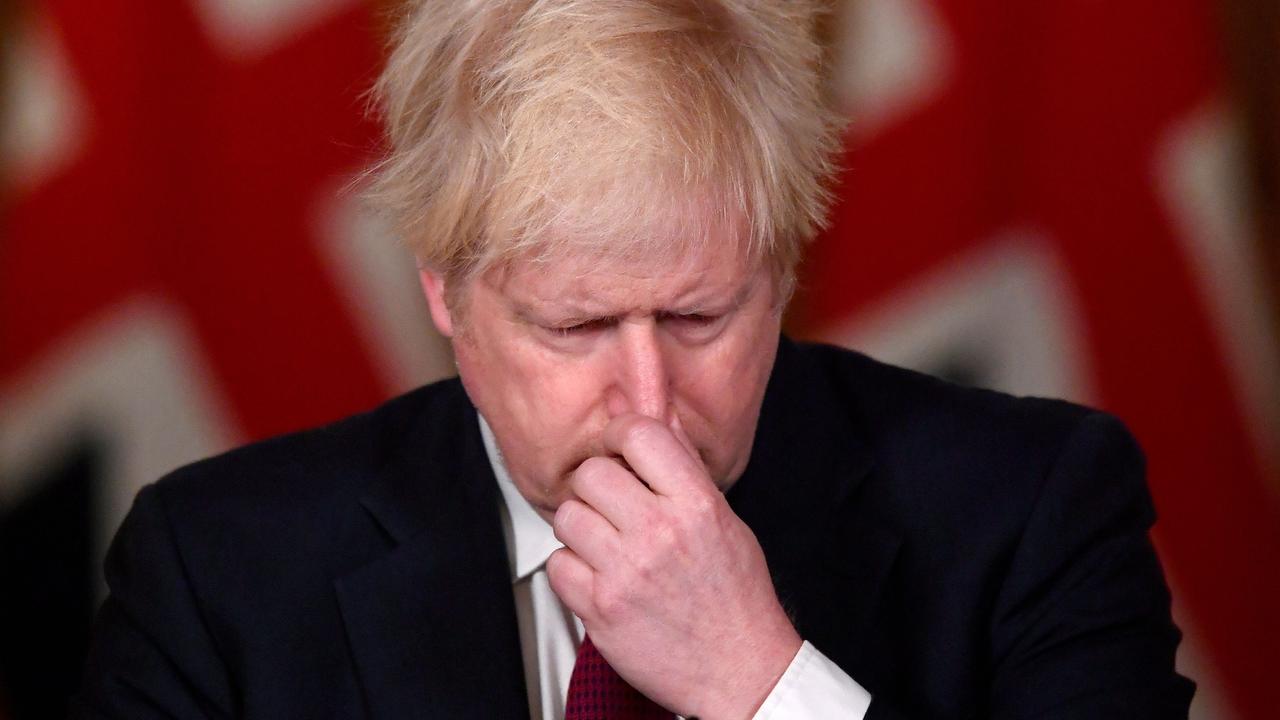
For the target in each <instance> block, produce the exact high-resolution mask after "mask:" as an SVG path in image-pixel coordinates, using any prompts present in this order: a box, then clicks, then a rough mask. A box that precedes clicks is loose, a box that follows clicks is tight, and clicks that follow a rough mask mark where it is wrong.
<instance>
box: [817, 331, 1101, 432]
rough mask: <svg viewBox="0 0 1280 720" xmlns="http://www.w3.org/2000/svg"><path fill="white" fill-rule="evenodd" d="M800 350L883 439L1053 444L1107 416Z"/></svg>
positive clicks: (826, 350) (823, 348) (858, 358)
mask: <svg viewBox="0 0 1280 720" xmlns="http://www.w3.org/2000/svg"><path fill="white" fill-rule="evenodd" d="M798 349H799V352H800V353H802V354H804V355H806V356H807V357H808V359H809V362H810V363H812V364H814V365H816V366H817V367H819V368H821V372H822V375H823V376H824V378H825V380H826V381H827V382H829V383H831V385H832V386H833V388H834V391H835V392H837V393H838V394H839V396H840V398H841V400H842V401H843V402H844V403H845V404H846V405H847V406H849V407H850V408H852V411H853V412H854V413H855V414H857V415H859V416H861V418H862V419H863V420H864V422H863V425H864V426H865V428H866V429H867V430H868V431H869V432H871V433H872V434H873V435H878V436H880V438H881V439H882V440H885V441H892V440H893V439H894V438H903V439H905V438H907V437H908V436H913V435H922V436H928V437H929V439H930V441H931V442H933V443H937V442H945V441H947V440H953V441H972V440H974V439H976V437H977V436H985V435H992V436H1003V437H1006V438H1008V439H1013V438H1018V439H1021V440H1023V441H1024V442H1025V441H1032V440H1036V439H1037V438H1042V439H1043V440H1044V441H1046V442H1049V443H1050V444H1052V443H1053V442H1054V439H1057V440H1058V441H1060V440H1062V439H1063V436H1064V433H1065V434H1069V433H1070V432H1071V431H1072V429H1073V428H1075V426H1076V425H1077V424H1079V423H1081V422H1082V421H1084V419H1085V418H1086V417H1088V416H1091V415H1100V416H1102V415H1105V413H1101V412H1100V411H1098V410H1095V409H1093V408H1089V407H1086V406H1084V405H1079V404H1076V403H1072V402H1068V401H1066V400H1060V399H1054V398H1044V397H1034V396H1015V395H1010V394H1008V393H1003V392H999V391H995V390H988V389H982V388H974V387H967V386H963V385H958V384H955V383H952V382H949V381H947V380H943V379H941V378H938V377H935V376H933V375H928V374H925V373H922V372H919V371H916V370H911V369H908V368H903V367H898V366H895V365H890V364H888V363H884V362H881V361H879V360H875V359H873V358H870V357H868V356H866V355H863V354H861V353H858V352H854V351H851V350H846V349H843V348H838V347H834V346H830V345H820V344H799V345H798ZM908 429H909V430H910V431H908Z"/></svg>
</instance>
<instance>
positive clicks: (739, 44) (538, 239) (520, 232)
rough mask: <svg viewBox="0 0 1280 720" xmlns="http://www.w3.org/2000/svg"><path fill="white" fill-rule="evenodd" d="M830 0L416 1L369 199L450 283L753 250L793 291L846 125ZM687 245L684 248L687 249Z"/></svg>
mask: <svg viewBox="0 0 1280 720" xmlns="http://www.w3.org/2000/svg"><path fill="white" fill-rule="evenodd" d="M823 7H824V3H821V2H817V1H816V0H809V1H806V0H420V1H419V2H417V3H414V4H412V5H411V6H410V7H408V8H407V9H406V10H405V14H404V16H403V17H402V18H401V20H400V22H399V23H398V26H397V30H396V32H395V35H394V39H393V47H392V51H391V55H390V58H389V60H388V62H387V65H386V69H385V71H384V72H383V73H382V76H381V77H380V78H379V80H378V83H377V85H376V87H375V90H374V98H375V100H376V103H377V108H378V111H379V113H380V115H381V118H382V121H383V123H384V124H385V127H386V132H387V135H388V140H389V152H388V154H387V156H386V157H385V159H384V160H383V161H382V162H381V163H380V164H379V165H378V166H377V167H376V168H375V169H374V171H373V177H374V183H373V186H372V190H371V195H372V197H373V199H374V200H375V202H376V203H377V204H378V205H380V206H381V207H382V208H384V209H385V210H386V211H387V212H388V213H389V215H390V216H391V218H392V221H393V223H394V224H395V225H396V229H397V230H398V232H399V234H400V235H401V237H403V238H404V239H405V240H406V241H407V242H408V243H409V244H410V246H411V247H412V249H413V250H414V252H415V253H416V254H417V256H418V259H419V262H420V263H421V264H423V265H424V266H427V267H430V268H432V269H435V270H437V271H439V272H442V273H444V274H445V276H446V277H448V278H451V279H454V280H456V279H459V278H465V277H468V276H470V275H472V274H474V273H477V272H483V271H484V270H485V269H488V268H490V267H493V266H495V264H499V263H503V262H509V261H511V260H514V259H516V258H524V259H534V260H538V259H543V260H545V259H548V258H551V257H555V256H556V254H557V253H558V252H561V251H564V250H571V251H575V252H580V251H583V250H586V251H589V252H595V253H601V254H603V255H606V256H610V257H629V256H648V257H652V256H653V254H654V253H655V252H667V251H672V250H675V251H680V250H686V249H688V246H689V245H690V244H692V243H699V242H706V241H707V240H708V238H710V237H713V236H714V237H716V238H719V239H720V240H721V241H723V240H725V239H728V240H730V241H732V242H736V243H740V244H741V245H742V246H743V247H744V248H745V249H746V251H747V252H748V253H749V254H750V255H749V256H750V257H752V258H755V259H759V260H761V261H766V262H771V263H773V264H774V265H775V267H776V268H777V269H778V270H779V271H780V275H779V277H782V278H785V279H786V280H787V281H788V283H789V281H790V278H791V275H792V272H793V271H794V268H795V265H796V263H797V262H798V260H799V257H800V253H801V249H802V247H803V245H804V244H805V243H806V242H807V241H808V240H810V239H811V238H812V237H813V236H814V234H815V233H816V232H817V230H818V229H819V228H820V227H821V225H822V224H823V222H824V218H825V216H826V212H827V207H828V205H829V201H830V192H829V190H828V185H829V182H830V180H831V177H832V175H833V173H834V167H833V158H834V156H835V153H836V151H837V148H838V135H839V131H840V120H839V118H838V115H837V113H835V112H834V111H833V109H832V107H831V105H830V102H829V98H828V95H827V91H826V86H825V77H824V61H825V55H824V52H823V47H822V45H821V44H820V43H819V41H818V37H817V32H816V25H817V23H818V21H819V15H820V11H821V10H822V8H823ZM676 246H679V247H676Z"/></svg>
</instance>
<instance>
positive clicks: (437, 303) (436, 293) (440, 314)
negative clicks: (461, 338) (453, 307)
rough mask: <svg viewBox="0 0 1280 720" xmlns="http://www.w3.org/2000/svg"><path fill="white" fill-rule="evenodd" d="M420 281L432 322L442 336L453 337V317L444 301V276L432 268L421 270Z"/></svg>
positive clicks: (419, 271) (419, 273)
mask: <svg viewBox="0 0 1280 720" xmlns="http://www.w3.org/2000/svg"><path fill="white" fill-rule="evenodd" d="M418 280H419V281H420V282H421V283H422V294H423V295H426V297H427V308H428V309H430V310H431V321H432V322H433V323H435V326H436V329H437V330H439V331H440V334H441V335H444V336H445V337H448V338H451V337H453V316H452V315H451V314H450V313H449V306H448V305H447V304H446V303H445V301H444V276H443V275H441V274H440V273H438V272H436V271H435V270H432V269H430V268H421V269H419V270H418Z"/></svg>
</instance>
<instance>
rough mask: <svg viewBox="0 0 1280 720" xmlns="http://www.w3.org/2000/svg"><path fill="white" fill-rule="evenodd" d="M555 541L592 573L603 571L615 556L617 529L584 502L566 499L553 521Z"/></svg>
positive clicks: (617, 537)
mask: <svg viewBox="0 0 1280 720" xmlns="http://www.w3.org/2000/svg"><path fill="white" fill-rule="evenodd" d="M551 529H552V530H554V531H555V534H556V538H557V539H559V540H560V542H562V543H564V544H565V546H566V547H568V548H569V549H570V550H572V551H573V552H574V554H575V555H577V556H578V557H579V558H581V559H582V560H584V561H585V562H586V563H587V564H588V565H590V566H591V568H592V569H593V570H602V569H604V568H606V567H608V565H609V563H610V562H611V561H613V560H614V558H616V557H618V549H619V547H620V546H621V538H620V537H619V535H618V529H617V528H616V527H614V526H613V524H612V523H610V522H609V521H608V520H605V519H604V516H603V515H601V514H600V513H598V512H596V510H595V509H594V508H592V507H591V506H590V505H587V504H586V503H584V502H582V501H580V500H576V499H572V498H571V499H569V500H565V501H564V502H562V503H560V507H559V508H557V509H556V515H555V517H554V518H552V522H551Z"/></svg>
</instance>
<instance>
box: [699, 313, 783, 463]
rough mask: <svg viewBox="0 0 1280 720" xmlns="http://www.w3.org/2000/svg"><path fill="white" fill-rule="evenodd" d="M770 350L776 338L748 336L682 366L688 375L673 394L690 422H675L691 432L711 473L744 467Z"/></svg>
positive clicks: (768, 368)
mask: <svg viewBox="0 0 1280 720" xmlns="http://www.w3.org/2000/svg"><path fill="white" fill-rule="evenodd" d="M775 348H776V338H773V339H766V340H763V341H760V340H759V339H757V338H755V337H754V336H753V337H752V338H749V339H744V342H743V343H742V344H741V345H738V344H734V345H733V346H731V347H728V348H726V349H725V351H723V352H719V353H715V354H712V355H709V356H707V357H704V358H700V359H699V361H698V362H695V363H690V364H688V365H686V367H687V368H688V369H689V372H688V373H687V374H686V375H685V376H684V378H683V382H682V384H681V386H680V387H679V388H678V390H677V394H678V396H679V400H680V401H679V403H678V405H683V406H684V410H685V413H684V414H685V415H688V416H690V417H689V419H686V418H685V417H682V418H681V419H682V421H684V422H685V425H686V428H687V429H689V430H690V432H691V434H692V433H694V432H696V433H697V435H698V436H697V437H694V442H695V443H696V444H697V445H699V447H700V449H701V450H702V451H703V452H704V453H707V457H706V458H705V459H706V460H707V461H708V462H709V463H710V464H711V465H712V468H711V470H712V471H713V473H716V474H723V475H727V474H729V473H731V471H732V470H733V469H734V468H735V467H737V468H738V469H739V470H740V469H741V467H740V466H743V465H745V462H746V455H748V454H749V453H750V452H751V444H752V441H753V440H754V438H755V428H756V420H757V418H758V416H759V412H760V402H761V400H762V399H763V397H764V388H765V385H766V384H767V382H768V379H769V372H770V370H771V369H772V367H773V356H774V351H775ZM690 425H696V426H697V430H696V431H695V430H693V429H692V428H690V427H689V426H690Z"/></svg>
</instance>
